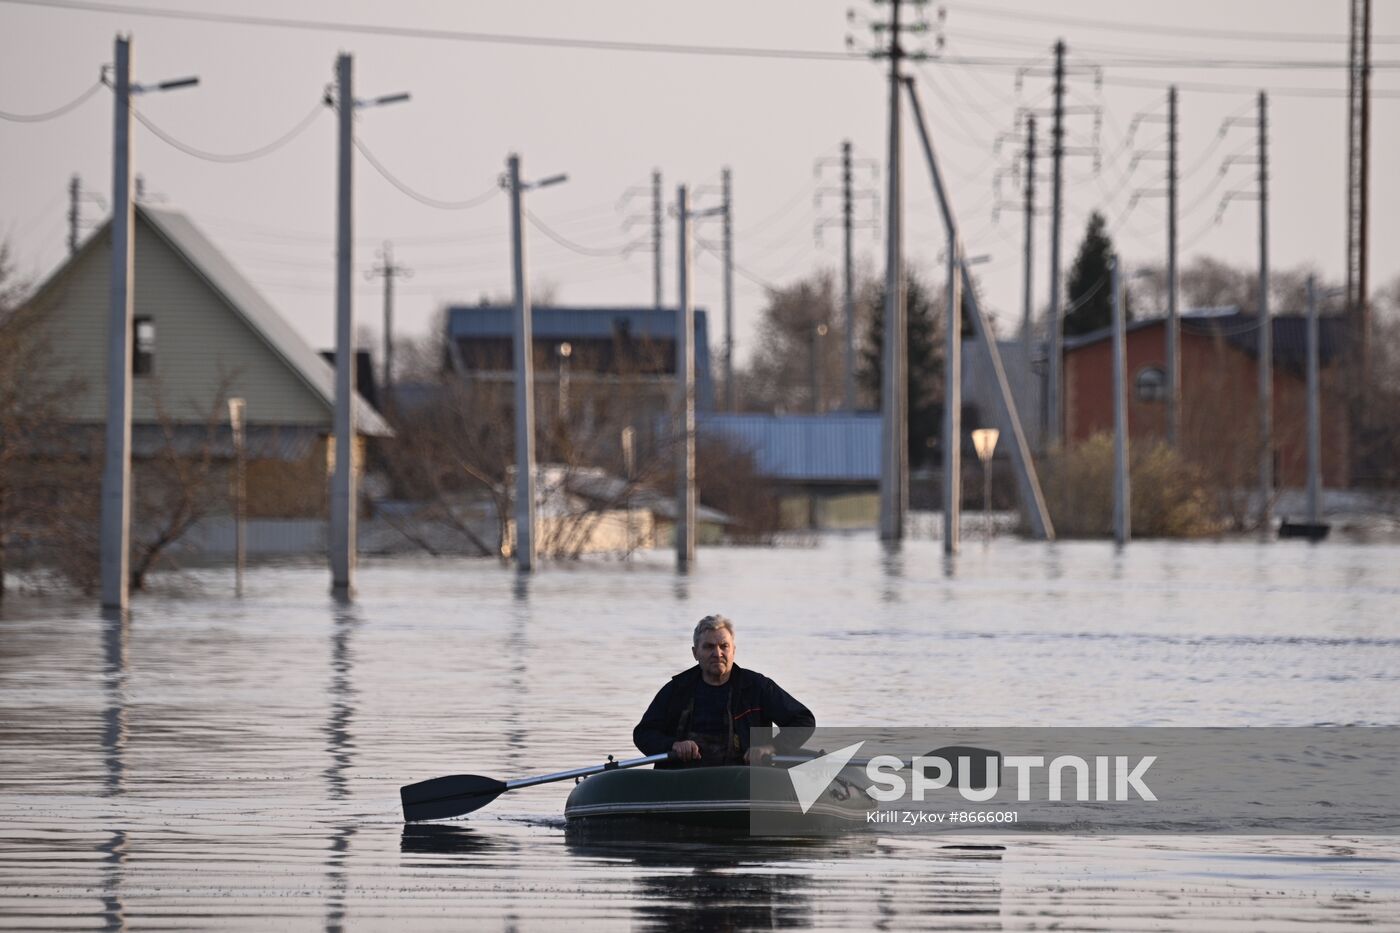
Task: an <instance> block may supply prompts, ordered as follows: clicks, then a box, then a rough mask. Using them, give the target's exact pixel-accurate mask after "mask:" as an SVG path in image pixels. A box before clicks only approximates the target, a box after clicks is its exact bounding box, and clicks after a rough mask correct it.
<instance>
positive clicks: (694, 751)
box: [671, 739, 700, 761]
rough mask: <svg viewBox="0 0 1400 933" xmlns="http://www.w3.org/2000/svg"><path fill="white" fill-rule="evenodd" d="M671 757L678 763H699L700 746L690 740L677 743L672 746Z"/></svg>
mask: <svg viewBox="0 0 1400 933" xmlns="http://www.w3.org/2000/svg"><path fill="white" fill-rule="evenodd" d="M671 757H672V758H675V759H676V760H677V761H699V760H700V746H699V745H696V744H695V743H694V742H692V741H690V740H689V739H685V740H683V741H680V742H676V743H674V744H673V745H672V746H671Z"/></svg>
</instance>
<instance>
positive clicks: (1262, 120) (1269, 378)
mask: <svg viewBox="0 0 1400 933" xmlns="http://www.w3.org/2000/svg"><path fill="white" fill-rule="evenodd" d="M1259 496H1260V503H1259V529H1260V533H1261V534H1263V535H1265V536H1267V535H1268V534H1269V532H1270V531H1271V529H1272V527H1273V521H1274V501H1273V497H1274V323H1273V318H1272V317H1271V316H1270V313H1269V95H1268V92H1266V91H1260V92H1259Z"/></svg>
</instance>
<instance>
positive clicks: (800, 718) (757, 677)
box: [632, 615, 817, 768]
mask: <svg viewBox="0 0 1400 933" xmlns="http://www.w3.org/2000/svg"><path fill="white" fill-rule="evenodd" d="M690 652H691V654H692V655H694V656H695V660H696V662H697V663H696V665H695V666H694V667H692V668H690V669H689V670H686V671H682V672H681V673H679V674H677V675H676V676H674V677H672V678H671V682H670V683H668V684H666V686H664V687H662V688H661V690H660V692H658V693H657V694H656V698H655V699H653V700H652V701H651V705H650V706H648V707H647V711H646V713H645V715H643V716H642V721H641V722H639V723H637V727H636V728H635V729H633V730H632V741H634V742H636V743H637V747H638V748H639V749H641V750H642V752H643V754H647V755H656V754H659V753H661V752H671V753H672V761H670V762H665V763H664V764H661V765H657V767H670V768H677V767H679V768H685V767H704V766H714V765H739V764H763V763H764V762H766V761H767V760H768V758H769V757H770V756H771V755H772V754H773V752H774V748H773V746H772V745H767V744H765V745H758V746H750V744H749V727H750V726H774V725H776V726H780V727H782V730H783V731H782V732H781V733H780V734H779V737H778V741H777V744H778V745H779V746H780V747H781V749H782V750H783V751H784V752H790V751H795V750H796V749H797V748H798V747H799V746H801V744H802V742H803V741H804V740H805V739H806V738H807V736H809V735H811V733H812V727H813V726H815V725H816V724H817V721H816V719H815V718H813V716H812V713H811V711H810V710H808V709H807V707H805V706H803V705H802V704H801V703H799V702H797V701H796V700H794V699H793V698H792V697H791V696H790V695H789V694H788V693H787V691H785V690H784V689H783V688H782V687H779V686H778V685H777V684H775V683H774V682H773V681H771V680H769V679H768V678H767V677H764V676H763V675H762V674H760V673H758V672H757V671H749V670H745V669H743V668H741V667H739V665H737V664H735V663H734V652H735V644H734V623H733V622H730V621H729V620H728V619H726V618H725V617H724V616H720V615H711V616H706V617H705V618H703V619H701V620H700V623H699V624H698V625H696V626H695V637H694V639H693V644H692V646H691V649H690Z"/></svg>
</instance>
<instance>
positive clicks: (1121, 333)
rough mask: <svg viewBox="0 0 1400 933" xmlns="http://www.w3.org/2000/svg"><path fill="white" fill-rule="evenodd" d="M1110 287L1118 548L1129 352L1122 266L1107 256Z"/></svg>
mask: <svg viewBox="0 0 1400 933" xmlns="http://www.w3.org/2000/svg"><path fill="white" fill-rule="evenodd" d="M1108 270H1109V277H1110V279H1111V283H1110V284H1111V286H1112V288H1113V540H1114V541H1115V542H1116V543H1117V544H1118V545H1119V546H1120V547H1121V546H1123V545H1125V544H1127V543H1128V538H1129V536H1130V535H1131V534H1132V531H1131V529H1132V487H1131V486H1130V485H1129V478H1128V387H1127V379H1128V377H1127V369H1128V353H1127V339H1126V331H1127V328H1126V325H1125V323H1124V313H1123V264H1122V262H1120V261H1119V258H1118V256H1117V254H1114V255H1113V256H1110V257H1109V260H1108Z"/></svg>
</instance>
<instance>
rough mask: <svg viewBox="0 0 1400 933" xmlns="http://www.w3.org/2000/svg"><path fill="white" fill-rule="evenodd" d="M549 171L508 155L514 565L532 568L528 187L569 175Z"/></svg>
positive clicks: (532, 369)
mask: <svg viewBox="0 0 1400 933" xmlns="http://www.w3.org/2000/svg"><path fill="white" fill-rule="evenodd" d="M568 179H569V176H567V175H562V174H560V175H550V176H549V177H548V178H542V179H540V180H539V181H535V182H527V181H523V180H522V179H521V177H520V156H518V155H515V154H514V153H512V154H511V155H510V156H509V157H508V158H507V159H506V172H505V174H504V175H502V176H501V187H502V188H505V189H506V190H507V191H509V192H510V233H511V258H512V266H513V270H512V277H511V283H512V284H511V290H512V293H513V296H514V302H515V333H514V336H513V347H514V356H515V566H516V569H518V570H520V571H522V572H525V573H528V572H530V571H531V570H533V569H534V566H535V355H534V353H535V351H534V328H533V321H532V314H533V311H532V310H531V307H530V288H529V281H528V279H527V277H526V269H525V205H524V193H525V192H526V191H533V190H535V189H537V188H547V187H549V186H550V185H557V184H560V183H562V182H565V181H568Z"/></svg>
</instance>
